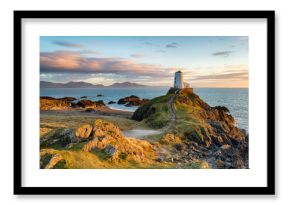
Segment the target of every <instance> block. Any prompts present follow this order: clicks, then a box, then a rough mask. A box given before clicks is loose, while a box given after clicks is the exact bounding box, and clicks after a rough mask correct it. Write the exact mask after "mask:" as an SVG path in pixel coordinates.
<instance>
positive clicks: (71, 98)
mask: <svg viewBox="0 0 290 205" xmlns="http://www.w3.org/2000/svg"><path fill="white" fill-rule="evenodd" d="M58 100H63V101H68V102H71V101H75V100H77V99H76V98H74V97H63V98H58Z"/></svg>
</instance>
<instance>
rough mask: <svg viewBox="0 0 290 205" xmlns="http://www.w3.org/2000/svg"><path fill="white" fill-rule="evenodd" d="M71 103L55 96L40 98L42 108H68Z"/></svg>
mask: <svg viewBox="0 0 290 205" xmlns="http://www.w3.org/2000/svg"><path fill="white" fill-rule="evenodd" d="M70 107H71V103H70V102H67V101H64V100H57V99H54V98H40V110H67V109H69V108H70Z"/></svg>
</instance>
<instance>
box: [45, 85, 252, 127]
mask: <svg viewBox="0 0 290 205" xmlns="http://www.w3.org/2000/svg"><path fill="white" fill-rule="evenodd" d="M168 89H169V88H168V87H154V88H57V89H55V88H41V89H40V96H51V97H56V98H60V97H68V96H70V97H75V98H78V99H79V98H80V97H81V96H88V98H87V99H90V100H103V101H104V102H105V103H106V104H107V103H108V102H110V101H115V102H117V101H118V100H119V99H120V98H123V97H127V96H130V95H136V96H138V97H140V98H147V99H152V98H155V97H158V96H161V95H165V94H166V92H167V91H168ZM194 92H195V93H197V94H198V95H199V96H200V98H201V99H203V100H204V101H205V102H206V103H208V104H209V105H210V106H217V105H220V106H226V107H227V108H229V110H230V113H231V115H233V116H234V118H235V119H236V121H237V125H238V127H239V128H242V129H245V130H247V131H248V88H195V89H194ZM98 94H102V95H103V96H104V97H97V95H98ZM108 107H111V108H113V109H121V110H127V111H134V110H136V109H137V107H125V106H124V105H118V104H111V105H108Z"/></svg>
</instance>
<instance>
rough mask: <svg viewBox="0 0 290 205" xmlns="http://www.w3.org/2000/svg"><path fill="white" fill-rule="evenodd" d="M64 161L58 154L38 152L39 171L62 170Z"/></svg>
mask: <svg viewBox="0 0 290 205" xmlns="http://www.w3.org/2000/svg"><path fill="white" fill-rule="evenodd" d="M65 163H66V162H65V160H64V159H63V157H62V156H61V155H60V154H53V153H50V152H49V151H48V152H40V168H41V169H56V168H57V169H62V168H64V165H65Z"/></svg>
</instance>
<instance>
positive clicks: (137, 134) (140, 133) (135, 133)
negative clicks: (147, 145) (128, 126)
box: [123, 129, 162, 138]
mask: <svg viewBox="0 0 290 205" xmlns="http://www.w3.org/2000/svg"><path fill="white" fill-rule="evenodd" d="M160 133H162V132H161V131H159V130H142V129H133V130H127V131H123V134H124V135H125V136H126V137H134V138H143V137H146V136H150V135H157V134H160Z"/></svg>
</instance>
